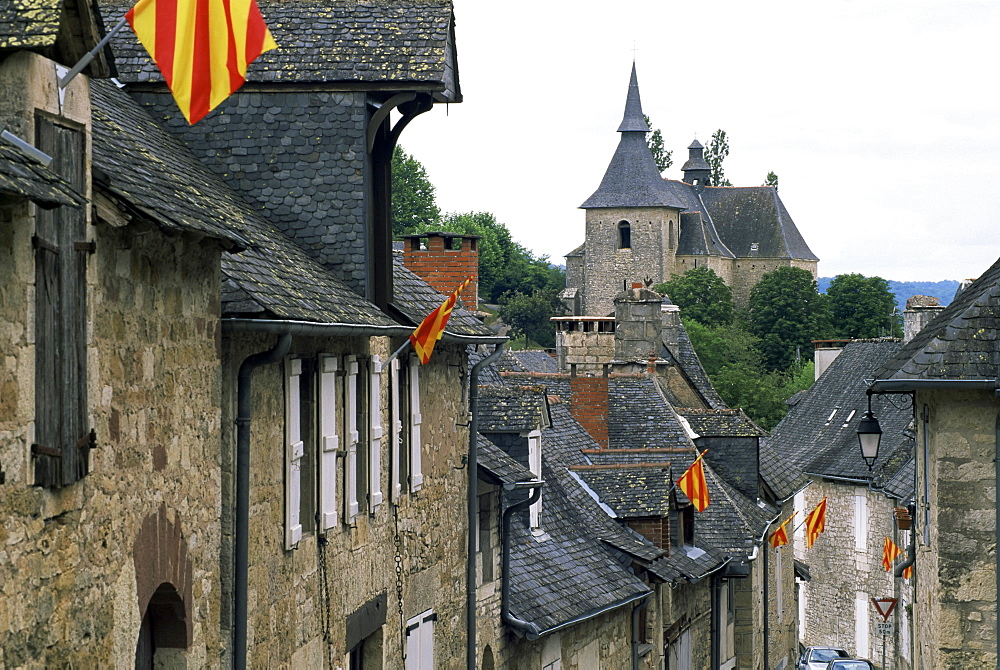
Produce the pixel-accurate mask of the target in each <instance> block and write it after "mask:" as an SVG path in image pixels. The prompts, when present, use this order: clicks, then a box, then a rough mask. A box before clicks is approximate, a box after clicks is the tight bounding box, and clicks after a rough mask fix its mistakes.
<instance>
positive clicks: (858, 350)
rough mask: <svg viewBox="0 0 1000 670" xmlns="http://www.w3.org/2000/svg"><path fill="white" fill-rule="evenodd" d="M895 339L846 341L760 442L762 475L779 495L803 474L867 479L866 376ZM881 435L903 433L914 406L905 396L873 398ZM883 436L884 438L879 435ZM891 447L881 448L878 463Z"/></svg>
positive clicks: (892, 349)
mask: <svg viewBox="0 0 1000 670" xmlns="http://www.w3.org/2000/svg"><path fill="white" fill-rule="evenodd" d="M900 346H901V345H900V344H899V342H896V341H874V342H873V341H867V342H865V341H856V342H850V343H848V344H847V345H846V346H845V347H844V350H843V352H841V354H840V355H839V356H838V357H837V358H836V359H835V360H834V361H833V363H832V364H831V365H830V367H829V368H827V369H826V371H825V372H824V373H823V374H822V376H821V377H820V378H819V379H818V380H817V381H816V382H815V383H814V384H813V385H812V386H811V387H810V388H809V389H807V390H806V391H805V392H804V393H803V394H802V395H801V396H800V399H799V401H798V402H797V403H796V404H795V405H793V406H792V407H790V408H789V410H788V414H786V415H785V417H784V418H783V419H782V420H781V422H779V423H778V425H777V426H775V428H774V430H773V431H771V435H770V437H768V438H766V439H764V440H763V443H762V446H761V452H762V458H761V464H760V468H761V475H762V476H763V477H764V480H765V481H766V482H767V483H768V485H769V486H770V487H771V489H772V490H773V491H774V492H775V494H776V495H778V497H779V499H784V498H786V497H788V496H791V495H792V494H794V493H795V491H796V490H797V489H799V488H801V487H802V486H803V485H804V484H805V481H804V478H803V474H804V473H811V474H816V475H821V476H828V477H838V478H845V479H857V480H862V481H864V480H867V479H868V478H869V476H870V475H871V473H870V472H869V470H868V467H867V466H866V465H865V463H864V461H863V460H862V459H861V454H860V452H859V447H858V437H857V429H858V423H859V422H860V421H861V418H862V416H863V414H864V412H865V410H866V409H867V395H866V390H867V388H868V386H867V383H866V382H865V380H866V379H869V378H871V376H872V374H873V372H874V371H875V370H876V369H878V368H879V367H881V366H883V365H884V364H885V363H886V361H888V360H890V359H891V358H893V357H894V356H895V355H896V354H897V352H898V351H899V350H900ZM872 411H873V412H874V414H875V416H877V417H878V420H879V423H880V424H881V425H882V431H883V435H885V436H886V437H888V436H892V435H897V436H898V435H902V434H903V432H904V430H906V428H907V427H908V426H909V424H910V419H911V413H912V410H911V408H910V407H909V401H908V399H907V398H906V397H905V396H878V395H876V396H872ZM883 439H885V438H883ZM892 451H893V450H892V449H883V450H881V453H880V456H879V461H878V462H877V463H876V467H878V466H880V465H881V464H882V463H884V462H885V461H886V460H887V459H888V458H889V455H890V453H891V452H892Z"/></svg>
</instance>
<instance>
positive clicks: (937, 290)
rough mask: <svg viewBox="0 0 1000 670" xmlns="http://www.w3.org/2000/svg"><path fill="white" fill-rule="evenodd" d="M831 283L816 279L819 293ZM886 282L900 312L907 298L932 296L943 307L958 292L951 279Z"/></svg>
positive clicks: (830, 279) (829, 280)
mask: <svg viewBox="0 0 1000 670" xmlns="http://www.w3.org/2000/svg"><path fill="white" fill-rule="evenodd" d="M832 281H833V277H820V278H819V279H817V280H816V284H817V286H818V287H819V292H820V293H826V289H827V288H829V286H830V282H832ZM887 281H888V282H889V290H890V291H892V294H893V295H894V296H896V308H897V309H898V310H899V311H901V312H902V311H903V310H904V309H905V308H906V300H907V298H909V297H911V296H915V295H930V296H934V297H935V298H937V299H938V300H939V301H940V302H941V306H942V307H944V306H946V305H947V304H948V303H950V302H951V300H952V298H954V297H955V291H957V290H958V284H959V283H958V281H956V280H953V279H945V280H943V281H895V280H893V279H888V280H887Z"/></svg>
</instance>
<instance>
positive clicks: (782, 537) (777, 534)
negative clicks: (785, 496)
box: [767, 512, 798, 549]
mask: <svg viewBox="0 0 1000 670" xmlns="http://www.w3.org/2000/svg"><path fill="white" fill-rule="evenodd" d="M796 514H798V512H792V516H790V517H788V518H787V519H785V520H784V521H783V522H781V525H780V526H778V527H777V528H776V529H775V531H774V532H773V533H771V536H770V537H769V538H767V541H768V542H770V543H771V546H772V547H774V548H775V549H777V548H778V547H783V546H785V545H786V544H788V532H787V531H786V530H785V526H786V525H788V522H789V521H791V520H792V519H793V518H795V515H796Z"/></svg>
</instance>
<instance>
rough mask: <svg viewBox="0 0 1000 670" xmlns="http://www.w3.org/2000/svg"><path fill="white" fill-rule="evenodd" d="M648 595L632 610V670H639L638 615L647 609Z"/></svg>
mask: <svg viewBox="0 0 1000 670" xmlns="http://www.w3.org/2000/svg"><path fill="white" fill-rule="evenodd" d="M650 595H652V594H650ZM650 595H647V596H644V597H643V599H642V600H641V601H640V602H639V603H637V604H636V606H635V607H633V608H632V670H639V613H640V612H641V611H642V610H644V609H646V608H648V607H649V598H650Z"/></svg>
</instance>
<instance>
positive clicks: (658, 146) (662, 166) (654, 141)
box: [642, 114, 674, 173]
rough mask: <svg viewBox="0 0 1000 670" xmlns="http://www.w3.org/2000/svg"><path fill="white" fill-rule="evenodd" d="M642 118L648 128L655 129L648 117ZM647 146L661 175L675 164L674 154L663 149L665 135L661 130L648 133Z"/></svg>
mask: <svg viewBox="0 0 1000 670" xmlns="http://www.w3.org/2000/svg"><path fill="white" fill-rule="evenodd" d="M642 118H643V119H645V120H646V125H647V126H649V127H650V128H652V127H653V124H652V122H650V120H649V117H648V116H646V115H645V114H643V115H642ZM646 146H648V147H649V152H650V153H651V154H653V162H654V163H656V169H657V170H659V171H660V172H661V173H662V172H663V171H664V170H666V169H667V168H668V167H670V166H671V165H673V164H674V152H673V151H667V150H666V149H664V148H663V134H662V133H661V132H660V129H659V128H657V129H656V130H651V131H650V132H648V133H646Z"/></svg>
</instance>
